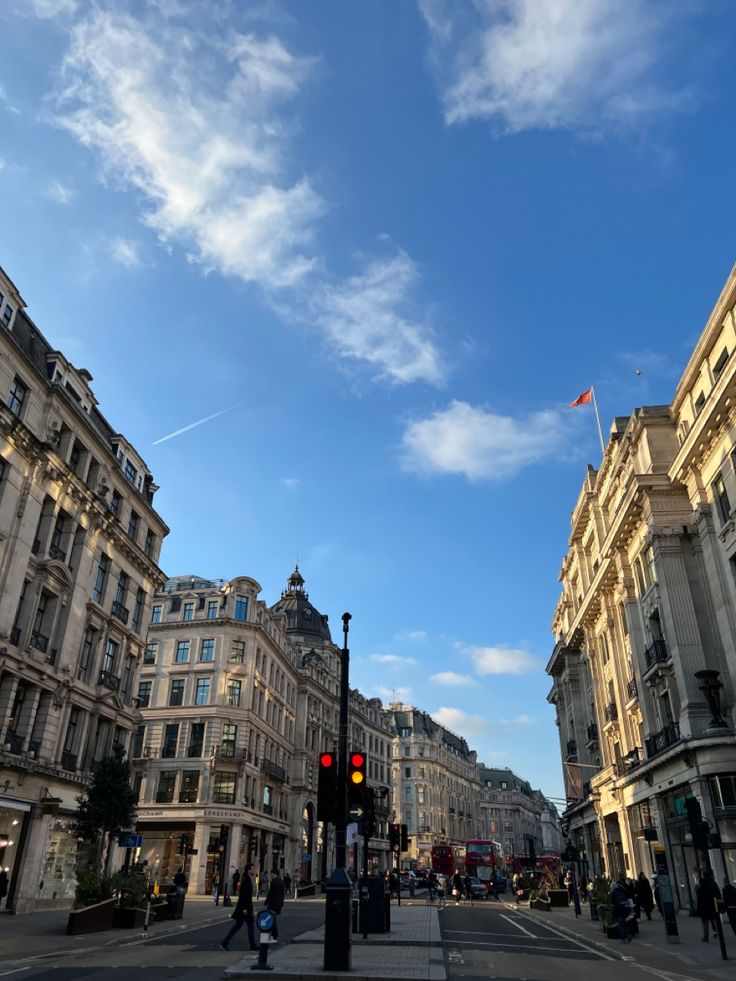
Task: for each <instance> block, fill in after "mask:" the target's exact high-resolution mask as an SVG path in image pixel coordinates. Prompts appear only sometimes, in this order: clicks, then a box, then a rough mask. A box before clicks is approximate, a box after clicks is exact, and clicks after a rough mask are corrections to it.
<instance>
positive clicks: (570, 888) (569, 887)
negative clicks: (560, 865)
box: [564, 869, 575, 902]
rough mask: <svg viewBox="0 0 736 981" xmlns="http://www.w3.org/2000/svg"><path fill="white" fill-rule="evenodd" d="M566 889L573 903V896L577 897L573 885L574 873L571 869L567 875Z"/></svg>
mask: <svg viewBox="0 0 736 981" xmlns="http://www.w3.org/2000/svg"><path fill="white" fill-rule="evenodd" d="M564 881H565V889H567V897H568V899H569V900H570V902H572V901H573V896H574V895H575V885H574V883H573V878H572V872H571V871H570V869H568V870H567V872H566V873H565V880H564Z"/></svg>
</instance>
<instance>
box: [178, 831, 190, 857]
mask: <svg viewBox="0 0 736 981" xmlns="http://www.w3.org/2000/svg"><path fill="white" fill-rule="evenodd" d="M188 849H189V835H182V836H181V838H180V839H179V854H180V855H186V854H187V851H188Z"/></svg>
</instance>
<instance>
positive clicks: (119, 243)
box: [110, 238, 141, 269]
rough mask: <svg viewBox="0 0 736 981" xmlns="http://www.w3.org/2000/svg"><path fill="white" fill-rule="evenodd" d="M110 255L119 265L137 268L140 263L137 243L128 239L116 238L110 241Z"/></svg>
mask: <svg viewBox="0 0 736 981" xmlns="http://www.w3.org/2000/svg"><path fill="white" fill-rule="evenodd" d="M110 255H111V256H112V258H113V259H114V260H115V262H117V263H119V264H120V265H121V266H125V267H126V268H127V269H137V268H138V267H139V266H140V265H141V256H140V251H139V248H138V243H137V242H133V241H131V240H130V239H125V238H116V239H113V241H112V242H111V243H110Z"/></svg>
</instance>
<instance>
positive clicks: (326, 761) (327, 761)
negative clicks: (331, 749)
mask: <svg viewBox="0 0 736 981" xmlns="http://www.w3.org/2000/svg"><path fill="white" fill-rule="evenodd" d="M334 763H335V757H334V756H333V755H332V753H323V754H322V755H321V756H320V758H319V765H320V766H323V767H327V768H329V767H331V766H333V765H334Z"/></svg>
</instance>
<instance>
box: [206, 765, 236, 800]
mask: <svg viewBox="0 0 736 981" xmlns="http://www.w3.org/2000/svg"><path fill="white" fill-rule="evenodd" d="M212 803H213V804H234V803H235V774H234V773H224V772H223V771H222V770H215V779H214V784H213V789H212Z"/></svg>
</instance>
